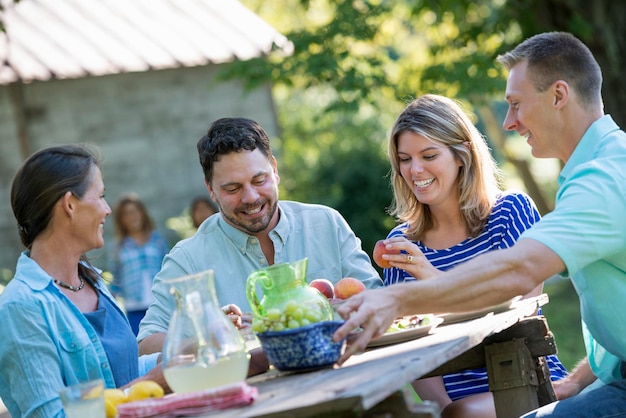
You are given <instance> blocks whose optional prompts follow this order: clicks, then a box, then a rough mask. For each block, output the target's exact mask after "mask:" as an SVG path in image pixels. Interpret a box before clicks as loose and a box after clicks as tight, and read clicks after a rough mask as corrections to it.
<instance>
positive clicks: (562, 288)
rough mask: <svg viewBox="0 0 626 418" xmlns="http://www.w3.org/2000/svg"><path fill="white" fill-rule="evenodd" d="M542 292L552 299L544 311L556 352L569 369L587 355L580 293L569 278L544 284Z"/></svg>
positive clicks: (544, 307)
mask: <svg viewBox="0 0 626 418" xmlns="http://www.w3.org/2000/svg"><path fill="white" fill-rule="evenodd" d="M543 291H544V292H545V293H547V294H548V296H549V297H550V302H549V303H548V304H547V305H545V306H543V308H542V310H543V314H544V315H545V317H546V318H547V320H548V326H549V327H550V331H552V334H554V339H555V341H556V346H557V349H558V354H557V355H558V357H559V359H560V360H561V363H563V365H564V366H565V367H566V368H567V370H570V371H571V370H572V369H573V367H574V366H575V365H576V364H577V363H578V361H579V360H580V359H582V358H583V357H585V355H586V353H585V346H584V343H583V337H582V333H581V326H580V307H579V301H578V295H577V294H576V291H575V290H574V287H573V286H572V283H571V282H570V281H569V280H567V279H552V280H550V281H549V282H547V283H546V284H545V285H544V289H543Z"/></svg>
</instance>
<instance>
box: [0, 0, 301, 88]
mask: <svg viewBox="0 0 626 418" xmlns="http://www.w3.org/2000/svg"><path fill="white" fill-rule="evenodd" d="M0 2H2V5H3V6H4V9H5V10H4V13H3V17H2V19H3V20H4V24H5V27H6V33H0V63H1V64H2V66H1V67H0V85H1V84H8V83H11V82H15V81H20V80H21V81H22V82H30V81H33V80H40V81H45V80H50V79H53V78H56V79H63V78H80V77H85V76H98V75H106V74H117V73H122V72H132V71H148V70H152V69H169V68H178V67H193V66H201V65H207V64H209V63H216V64H218V63H224V62H229V61H233V60H247V59H251V58H254V57H259V56H263V55H264V54H267V53H268V52H269V51H271V50H272V49H273V48H278V49H281V50H283V51H284V52H286V53H290V52H291V51H290V49H291V48H292V45H291V43H290V42H289V41H288V40H287V38H285V37H284V36H283V35H281V34H280V33H279V32H278V31H276V30H275V29H274V28H272V27H271V26H270V25H269V24H267V23H266V22H265V21H263V20H262V19H261V18H260V17H259V16H257V15H256V14H255V13H253V12H252V11H251V10H249V9H248V8H246V7H245V6H244V5H242V4H241V3H239V2H238V1H237V0H20V1H19V2H18V3H13V1H12V0H0Z"/></svg>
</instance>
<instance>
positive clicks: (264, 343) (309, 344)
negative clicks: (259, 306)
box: [257, 321, 346, 371]
mask: <svg viewBox="0 0 626 418" xmlns="http://www.w3.org/2000/svg"><path fill="white" fill-rule="evenodd" d="M343 323H344V321H321V322H316V323H314V324H309V325H305V326H303V327H299V328H295V329H288V330H284V331H267V332H261V333H258V334H257V337H258V338H259V340H260V341H261V347H263V351H264V352H265V355H266V356H267V359H268V361H269V363H270V364H271V365H273V366H274V367H275V368H277V369H278V370H281V371H310V370H316V369H321V368H325V367H332V366H333V365H334V364H335V363H336V362H337V360H338V359H339V357H340V356H341V354H342V353H343V350H344V348H345V344H346V341H345V339H344V340H343V341H339V342H335V341H333V334H334V333H335V331H336V330H337V329H338V328H339V327H340V326H341V325H342V324H343Z"/></svg>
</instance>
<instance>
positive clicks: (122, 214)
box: [108, 193, 170, 335]
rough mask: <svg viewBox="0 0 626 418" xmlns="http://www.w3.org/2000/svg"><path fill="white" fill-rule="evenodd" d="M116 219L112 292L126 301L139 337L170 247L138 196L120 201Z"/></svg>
mask: <svg viewBox="0 0 626 418" xmlns="http://www.w3.org/2000/svg"><path fill="white" fill-rule="evenodd" d="M113 219H114V222H115V235H116V237H117V241H116V242H115V244H114V247H113V248H111V251H109V252H108V254H109V257H108V259H109V260H108V269H109V272H110V273H111V274H112V275H113V282H112V283H111V291H112V292H113V295H114V296H118V295H119V296H121V297H122V299H123V300H124V308H125V309H126V315H127V316H128V321H129V322H130V326H131V328H132V329H133V332H134V333H135V335H137V333H138V332H139V323H140V322H141V320H142V319H143V317H144V315H145V314H146V310H147V309H148V306H149V305H150V302H151V301H152V280H153V278H154V276H155V275H156V274H157V273H158V272H159V270H160V269H161V263H162V262H163V257H165V255H166V254H167V253H168V251H169V249H170V248H169V245H168V243H167V240H166V239H165V237H164V236H163V235H162V234H161V233H160V232H158V231H157V230H156V229H155V227H154V221H153V220H152V217H151V216H150V214H149V213H148V209H147V208H146V205H145V204H144V203H143V201H141V199H139V196H137V195H136V194H135V193H129V194H126V195H123V196H122V197H121V198H120V199H119V200H118V202H117V204H116V205H115V210H114V211H113Z"/></svg>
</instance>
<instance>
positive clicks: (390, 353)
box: [209, 294, 556, 418]
mask: <svg viewBox="0 0 626 418" xmlns="http://www.w3.org/2000/svg"><path fill="white" fill-rule="evenodd" d="M547 302H548V297H547V295H545V294H543V295H540V296H538V297H534V298H529V299H524V300H520V301H517V302H515V303H514V304H513V305H512V307H511V309H509V310H506V311H504V312H500V313H488V314H486V315H484V316H482V317H479V318H477V319H472V320H468V321H465V322H460V323H455V324H449V325H446V324H445V323H444V324H441V325H439V326H437V327H435V328H434V329H433V330H432V331H431V333H430V334H428V335H426V336H423V337H420V338H417V339H414V340H411V341H406V342H401V343H397V344H392V345H387V346H382V347H378V348H375V349H371V350H368V351H366V352H365V353H363V354H360V355H356V356H353V357H351V358H350V359H349V360H348V361H347V362H346V363H345V364H344V365H343V366H342V367H336V366H335V368H328V369H322V370H318V371H313V372H307V373H283V372H279V371H277V370H274V369H271V370H270V371H268V372H266V373H264V374H262V375H259V376H255V377H252V378H249V379H248V383H249V384H251V385H254V386H256V387H257V388H258V390H259V396H258V397H257V399H256V400H255V401H254V402H253V403H252V404H251V405H248V406H246V407H240V408H233V409H228V410H224V411H219V412H213V413H211V414H210V415H209V416H211V417H413V418H417V417H438V416H439V411H438V409H437V407H436V406H435V405H434V404H433V403H429V402H425V403H422V404H415V402H414V401H413V398H412V397H411V394H410V393H409V392H408V391H407V390H406V388H407V384H409V383H410V382H412V381H414V380H416V379H419V378H422V377H427V376H432V375H438V374H442V373H448V372H452V371H455V370H462V369H467V368H474V367H478V366H481V365H483V366H484V365H486V367H487V371H488V375H489V384H490V390H491V391H492V392H493V394H494V399H495V402H496V411H497V414H498V417H499V418H509V417H519V416H520V415H521V414H523V413H525V412H527V411H529V410H532V409H535V408H537V407H538V406H541V405H543V404H546V403H548V402H551V401H552V400H554V399H555V398H554V392H553V391H552V386H551V384H550V381H549V371H548V369H547V366H546V365H545V360H544V358H543V356H545V355H547V354H553V353H555V352H556V347H555V344H554V340H553V338H552V335H551V333H550V332H549V330H548V327H547V324H546V321H545V318H543V317H542V316H535V312H536V310H537V308H539V307H540V306H542V305H544V304H545V303H547Z"/></svg>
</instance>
